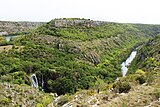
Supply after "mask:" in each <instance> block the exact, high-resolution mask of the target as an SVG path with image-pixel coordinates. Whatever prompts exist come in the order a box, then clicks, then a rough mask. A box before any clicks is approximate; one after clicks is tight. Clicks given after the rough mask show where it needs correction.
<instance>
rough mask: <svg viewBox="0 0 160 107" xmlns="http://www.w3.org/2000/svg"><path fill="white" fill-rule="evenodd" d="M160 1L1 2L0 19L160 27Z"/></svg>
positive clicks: (2, 0)
mask: <svg viewBox="0 0 160 107" xmlns="http://www.w3.org/2000/svg"><path fill="white" fill-rule="evenodd" d="M159 4H160V1H159V0H1V2H0V20H28V21H49V20H51V19H54V18H57V17H81V18H83V17H84V18H90V19H95V20H106V21H115V22H125V23H128V22H131V23H153V24H160V14H159V10H160V6H158V5H159Z"/></svg>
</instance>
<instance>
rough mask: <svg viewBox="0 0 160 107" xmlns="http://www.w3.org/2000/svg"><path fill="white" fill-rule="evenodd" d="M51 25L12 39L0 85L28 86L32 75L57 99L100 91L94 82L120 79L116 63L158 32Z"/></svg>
mask: <svg viewBox="0 0 160 107" xmlns="http://www.w3.org/2000/svg"><path fill="white" fill-rule="evenodd" d="M72 20H74V19H72ZM54 22H55V20H52V21H50V22H49V23H47V24H45V25H44V26H41V27H39V28H37V29H36V30H34V31H32V32H30V33H29V34H26V35H24V36H22V37H18V38H15V39H14V40H13V41H12V42H11V43H12V44H13V48H12V50H10V51H8V52H3V53H1V54H0V58H1V59H3V60H0V78H1V80H0V81H1V82H10V83H13V84H28V85H30V84H31V83H30V79H29V76H30V75H31V74H33V73H36V75H37V77H38V81H39V85H40V84H41V82H42V77H43V78H44V84H45V86H44V87H45V92H56V93H58V95H61V94H66V93H75V92H76V91H77V90H79V89H90V88H94V87H101V86H100V85H99V86H98V85H97V83H99V82H101V83H112V82H114V81H115V79H116V78H117V77H118V76H121V72H120V64H121V62H122V61H123V60H124V59H126V57H127V56H128V54H129V53H130V51H131V49H132V48H133V47H134V46H135V45H137V44H138V43H140V42H141V41H143V42H145V41H146V40H147V39H148V37H149V35H148V34H151V33H152V35H154V34H156V33H157V32H158V30H154V31H148V32H147V33H145V32H142V28H141V25H132V24H120V23H112V22H108V23H104V24H101V25H98V26H92V27H86V26H82V25H77V26H71V27H55V26H54ZM144 26H145V25H144ZM148 26H150V25H148ZM150 27H151V28H152V27H156V28H157V26H150ZM151 30H152V29H151ZM18 47H19V48H18ZM17 48H18V49H17ZM124 85H125V86H126V84H124ZM122 86H123V84H122Z"/></svg>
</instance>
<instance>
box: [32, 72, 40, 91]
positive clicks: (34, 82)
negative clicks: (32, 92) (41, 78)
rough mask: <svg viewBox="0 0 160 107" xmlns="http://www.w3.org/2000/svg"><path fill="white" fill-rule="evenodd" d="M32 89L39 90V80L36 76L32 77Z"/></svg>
mask: <svg viewBox="0 0 160 107" xmlns="http://www.w3.org/2000/svg"><path fill="white" fill-rule="evenodd" d="M31 81H32V87H35V88H36V89H38V80H37V76H36V74H32V75H31Z"/></svg>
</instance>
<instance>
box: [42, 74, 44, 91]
mask: <svg viewBox="0 0 160 107" xmlns="http://www.w3.org/2000/svg"><path fill="white" fill-rule="evenodd" d="M42 91H44V79H43V75H42Z"/></svg>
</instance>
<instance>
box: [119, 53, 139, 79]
mask: <svg viewBox="0 0 160 107" xmlns="http://www.w3.org/2000/svg"><path fill="white" fill-rule="evenodd" d="M136 54H137V51H132V53H131V54H130V56H129V57H128V58H127V60H126V61H125V62H122V64H121V72H122V76H123V77H124V76H125V75H126V73H127V71H128V68H127V67H128V66H129V64H130V63H131V62H132V61H133V59H134V58H135V56H136Z"/></svg>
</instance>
